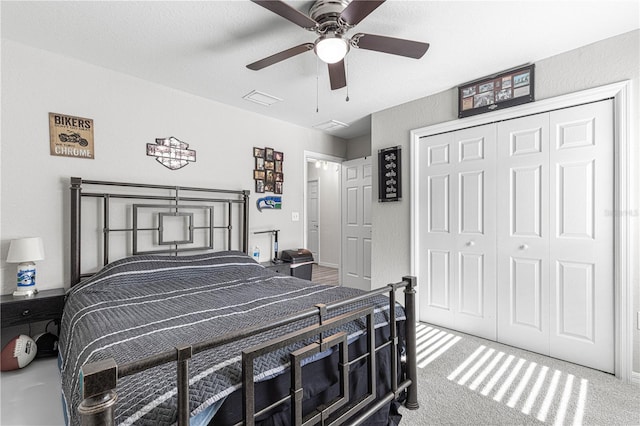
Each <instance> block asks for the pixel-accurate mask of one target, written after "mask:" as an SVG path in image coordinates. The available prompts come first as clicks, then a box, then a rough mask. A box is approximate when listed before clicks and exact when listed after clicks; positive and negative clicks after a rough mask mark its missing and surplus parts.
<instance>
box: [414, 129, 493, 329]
mask: <svg viewBox="0 0 640 426" xmlns="http://www.w3.org/2000/svg"><path fill="white" fill-rule="evenodd" d="M420 164H421V165H424V173H421V175H420V176H421V182H420V188H421V194H420V200H421V203H423V204H422V206H421V212H422V218H421V219H422V220H421V226H420V229H421V235H420V244H421V253H420V262H421V266H420V270H421V271H426V277H425V278H426V280H425V279H424V278H423V279H422V281H421V282H422V283H423V285H424V287H426V288H424V291H420V306H421V309H420V311H421V312H420V319H421V320H423V321H427V322H431V323H434V324H439V325H443V326H448V327H452V328H455V329H457V330H460V331H464V332H467V333H471V334H475V335H477V336H481V337H485V338H488V339H494V340H495V338H496V317H495V309H496V307H495V298H496V287H495V283H496V272H495V255H496V254H495V253H496V248H495V238H496V236H495V200H494V198H493V197H494V195H495V125H494V124H489V125H486V126H480V127H474V128H471V129H464V130H460V131H457V132H452V133H446V134H442V135H437V136H433V137H429V138H427V140H426V141H425V144H423V145H422V146H421V149H420Z"/></svg>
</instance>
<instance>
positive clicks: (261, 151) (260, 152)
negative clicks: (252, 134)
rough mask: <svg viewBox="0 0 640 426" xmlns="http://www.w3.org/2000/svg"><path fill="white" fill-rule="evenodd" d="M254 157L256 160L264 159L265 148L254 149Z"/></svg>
mask: <svg viewBox="0 0 640 426" xmlns="http://www.w3.org/2000/svg"><path fill="white" fill-rule="evenodd" d="M253 156H254V157H256V158H264V148H258V147H255V146H254V147H253Z"/></svg>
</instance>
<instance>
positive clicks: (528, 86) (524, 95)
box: [458, 64, 535, 118]
mask: <svg viewBox="0 0 640 426" xmlns="http://www.w3.org/2000/svg"><path fill="white" fill-rule="evenodd" d="M534 67H535V65H533V64H531V65H527V66H523V67H519V68H513V69H510V70H507V71H503V72H501V73H498V74H494V75H492V76H488V77H484V78H481V79H479V80H475V81H472V82H470V83H466V84H463V85H462V86H458V118H463V117H469V116H471V115H476V114H482V113H485V112H489V111H494V110H496V109H502V108H508V107H512V106H516V105H521V104H525V103H527V102H533V101H534V100H535V97H534V81H533V71H534Z"/></svg>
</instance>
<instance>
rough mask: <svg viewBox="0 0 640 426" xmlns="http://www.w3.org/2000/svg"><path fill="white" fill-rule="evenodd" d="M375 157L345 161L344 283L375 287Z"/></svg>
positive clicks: (343, 168) (365, 287)
mask: <svg viewBox="0 0 640 426" xmlns="http://www.w3.org/2000/svg"><path fill="white" fill-rule="evenodd" d="M371 180H372V167H371V158H370V157H368V158H359V159H356V160H350V161H345V162H343V163H342V267H341V271H342V279H341V282H342V285H345V286H348V287H355V288H359V289H362V290H370V289H371V201H372V196H373V192H372V191H373V189H372V185H371Z"/></svg>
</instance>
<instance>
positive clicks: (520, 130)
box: [497, 113, 549, 354]
mask: <svg viewBox="0 0 640 426" xmlns="http://www.w3.org/2000/svg"><path fill="white" fill-rule="evenodd" d="M548 176H549V114H547V113H545V114H537V115H532V116H529V117H524V118H520V119H515V120H508V121H505V122H502V123H500V124H499V125H498V178H497V180H498V185H497V188H498V192H497V209H498V212H497V215H498V223H499V224H500V225H499V226H498V239H497V247H498V257H497V259H498V260H497V269H498V340H499V341H500V342H502V343H507V344H509V345H513V346H517V347H520V348H523V349H529V350H532V351H535V352H540V353H544V354H548V353H549V254H548V253H549V201H548V199H549V178H548Z"/></svg>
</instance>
